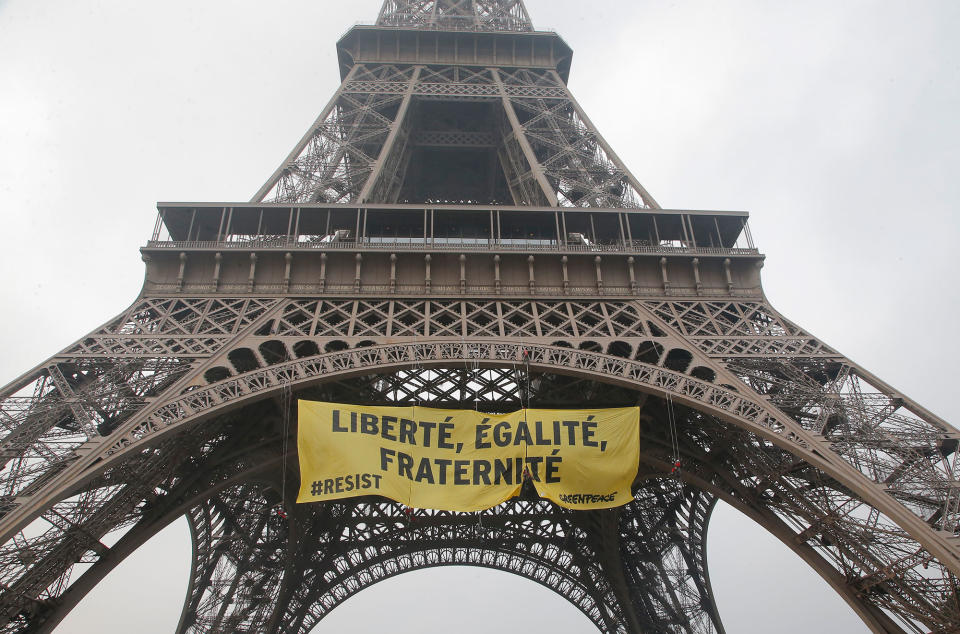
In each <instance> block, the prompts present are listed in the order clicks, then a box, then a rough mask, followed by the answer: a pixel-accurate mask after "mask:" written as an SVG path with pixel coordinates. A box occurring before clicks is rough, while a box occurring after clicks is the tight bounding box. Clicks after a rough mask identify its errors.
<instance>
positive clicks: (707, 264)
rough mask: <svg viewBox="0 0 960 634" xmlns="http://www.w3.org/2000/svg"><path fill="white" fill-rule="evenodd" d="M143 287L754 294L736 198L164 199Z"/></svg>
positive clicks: (744, 221) (750, 252)
mask: <svg viewBox="0 0 960 634" xmlns="http://www.w3.org/2000/svg"><path fill="white" fill-rule="evenodd" d="M158 209H159V214H158V217H157V223H156V226H155V228H154V232H153V235H152V236H151V238H150V240H149V241H148V243H147V245H146V246H145V247H143V248H142V249H141V251H142V252H143V256H144V260H145V261H146V262H147V279H146V292H148V293H150V292H163V293H169V292H171V291H173V292H184V293H192V294H197V293H201V294H207V293H215V294H221V293H237V292H245V293H248V292H254V291H256V292H258V293H267V294H274V293H275V294H308V295H313V294H324V295H330V294H346V295H357V294H364V295H366V294H378V293H379V294H395V293H402V294H407V295H421V294H424V295H529V296H542V295H556V296H563V295H591V294H604V295H624V296H634V295H643V296H651V295H657V296H661V295H664V294H666V295H694V296H699V295H707V296H759V295H760V294H761V290H760V279H759V266H760V265H761V264H762V261H763V256H762V255H761V254H760V252H759V251H758V250H757V248H756V247H755V245H754V243H753V239H752V236H751V234H750V228H749V224H748V217H749V215H748V214H747V213H746V212H739V211H694V210H668V209H594V208H591V209H584V208H568V207H526V206H524V207H510V206H495V205H488V206H484V205H474V204H470V205H449V204H436V205H434V204H428V205H423V204H420V205H409V204H393V205H385V204H366V205H338V204H323V203H316V204H301V205H295V206H291V205H289V204H282V203H161V204H159V205H158Z"/></svg>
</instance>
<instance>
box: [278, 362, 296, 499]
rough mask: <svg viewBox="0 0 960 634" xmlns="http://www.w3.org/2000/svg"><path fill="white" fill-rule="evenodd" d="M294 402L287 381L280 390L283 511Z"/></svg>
mask: <svg viewBox="0 0 960 634" xmlns="http://www.w3.org/2000/svg"><path fill="white" fill-rule="evenodd" d="M292 400H293V389H292V388H291V387H290V380H289V379H287V380H286V381H285V382H284V384H283V387H281V388H280V407H281V408H282V409H283V440H282V441H281V442H282V447H281V451H282V453H283V455H282V457H281V462H282V465H283V466H282V467H281V468H282V473H281V474H280V480H281V482H280V500H281V502H280V504H281V509H282V510H284V511H285V509H283V505H285V504H286V502H287V455H288V454H289V453H290V409H291V401H292Z"/></svg>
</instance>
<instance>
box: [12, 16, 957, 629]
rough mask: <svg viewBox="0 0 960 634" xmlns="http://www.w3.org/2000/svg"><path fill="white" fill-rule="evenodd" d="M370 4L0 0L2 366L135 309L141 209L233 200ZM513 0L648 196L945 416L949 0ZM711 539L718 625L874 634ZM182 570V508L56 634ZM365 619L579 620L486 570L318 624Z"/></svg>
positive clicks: (731, 535) (422, 622)
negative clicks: (567, 70)
mask: <svg viewBox="0 0 960 634" xmlns="http://www.w3.org/2000/svg"><path fill="white" fill-rule="evenodd" d="M379 6H380V2H379V0H350V1H344V0H336V1H333V0H270V1H269V2H265V1H261V2H255V1H253V0H204V1H203V2H197V1H196V0H165V1H164V2H144V1H141V2H130V1H129V0H0V214H2V215H0V218H2V225H0V240H2V243H3V248H2V249H0V271H2V273H3V279H4V282H5V284H6V287H7V290H6V297H7V300H6V301H5V302H4V307H5V310H4V311H3V313H2V314H0V320H2V326H3V328H2V329H0V350H2V351H3V354H2V356H0V383H2V382H6V381H8V380H12V379H13V378H15V377H16V376H18V375H19V374H21V373H22V372H24V371H26V370H28V369H29V368H30V367H32V366H34V365H36V364H37V363H39V362H41V361H42V360H43V359H44V358H45V357H46V356H48V355H50V354H53V353H55V352H56V351H57V350H59V349H61V348H63V347H64V346H66V345H67V344H69V343H70V342H72V341H74V340H76V339H78V338H79V337H81V336H82V335H83V334H84V333H86V332H88V331H90V330H92V329H94V328H95V327H96V326H97V325H99V324H100V323H102V322H104V321H106V320H107V319H109V318H110V317H112V316H113V315H115V314H116V313H118V312H120V311H121V310H122V309H123V308H124V307H125V306H126V305H128V304H129V303H130V302H131V301H132V300H133V299H134V297H135V296H136V294H137V291H138V290H139V288H140V285H141V283H142V275H143V269H142V263H141V262H140V258H139V253H138V252H137V247H138V246H140V245H142V244H143V243H144V241H145V240H146V239H147V238H148V236H149V232H150V230H151V228H152V226H153V222H154V219H155V213H156V211H155V203H156V201H158V200H165V201H176V200H181V201H187V200H190V201H204V200H211V201H224V200H235V201H245V200H248V199H249V198H250V196H252V195H253V193H254V192H255V191H256V190H257V189H258V188H259V186H260V185H261V184H262V183H263V181H264V180H265V179H266V178H267V177H268V176H269V175H270V174H271V173H272V171H273V170H274V169H275V168H276V166H277V165H278V164H279V163H280V161H281V160H282V159H283V157H284V156H285V155H286V153H287V152H288V151H289V149H290V148H291V147H292V146H293V145H294V143H296V141H297V140H298V139H299V138H300V136H301V135H302V134H303V132H304V130H305V129H306V128H307V127H308V126H309V125H310V123H311V122H312V121H313V119H314V118H315V117H316V115H317V114H318V113H319V111H320V110H321V108H322V107H323V105H324V104H325V103H326V101H327V100H328V99H329V97H330V95H331V94H332V92H333V91H334V89H335V87H336V83H337V80H338V77H339V75H338V72H337V68H336V61H335V55H334V42H335V41H336V39H337V38H338V37H339V36H340V35H341V34H342V33H343V32H344V31H345V30H346V29H347V28H348V27H349V26H350V25H352V24H353V23H355V22H357V21H372V20H373V19H374V18H375V17H376V13H377V11H378V9H379ZM527 6H528V8H529V10H530V13H531V15H532V17H533V20H534V23H535V25H536V26H537V27H539V28H553V29H556V30H558V31H559V32H560V34H561V35H562V36H563V37H564V39H565V40H566V41H567V42H568V43H569V44H571V46H572V47H573V48H574V50H575V56H574V64H573V70H572V75H571V82H570V83H571V87H572V88H573V90H574V93H575V94H576V96H577V97H578V99H579V100H580V101H581V103H582V104H583V106H584V107H585V109H586V111H587V112H588V113H589V115H590V117H591V118H592V119H593V121H594V123H595V124H596V125H597V127H598V128H599V130H600V132H601V133H602V134H603V135H604V136H605V138H606V139H607V140H608V141H609V142H610V143H611V144H612V145H613V147H614V148H615V149H616V150H617V152H618V153H619V154H620V155H621V157H622V158H623V159H624V160H625V162H626V163H627V165H628V166H629V167H630V168H631V169H632V170H633V172H634V174H636V175H637V177H638V178H639V179H640V181H641V182H642V183H643V184H644V185H645V187H646V188H647V189H648V190H649V191H650V192H651V193H652V194H653V196H654V197H655V198H656V199H657V200H658V201H659V202H660V203H661V205H663V206H664V207H668V208H691V209H737V210H741V209H742V210H747V211H749V212H751V218H752V219H751V225H752V227H753V233H754V236H755V238H756V240H757V242H758V245H759V247H760V248H761V250H763V251H764V252H765V253H766V254H767V255H768V260H767V264H766V267H765V268H764V287H765V289H766V292H767V295H768V297H769V298H770V299H771V301H772V302H773V304H774V305H775V306H776V307H777V308H778V309H780V310H781V311H782V312H784V313H785V314H786V315H787V316H788V317H789V318H791V319H792V320H794V321H796V322H798V323H799V324H801V325H802V326H804V327H805V328H807V329H809V330H810V331H811V332H813V333H815V334H816V335H818V336H819V337H822V338H823V339H824V340H825V341H826V342H827V343H829V344H830V345H832V346H834V347H835V348H837V349H839V350H841V351H842V352H844V353H845V354H847V355H848V356H849V357H851V358H852V359H854V360H856V361H857V362H859V363H861V364H863V365H864V366H866V367H867V368H868V369H870V370H872V371H874V372H876V373H877V374H878V375H879V376H881V377H882V378H884V379H885V380H887V381H888V382H890V383H892V384H893V385H895V386H896V387H897V388H898V389H901V390H903V391H904V392H905V393H906V394H908V395H910V396H912V397H914V398H916V399H917V400H919V401H920V402H921V403H922V404H924V405H925V406H927V407H928V408H930V409H932V410H933V411H934V412H936V413H938V414H940V415H941V416H944V417H946V418H947V419H948V420H951V421H957V420H960V416H958V414H960V405H958V403H957V401H956V400H954V399H953V396H954V393H955V392H956V387H955V385H954V384H953V381H954V380H955V378H956V374H957V372H956V366H955V360H956V358H957V356H958V352H960V349H958V344H957V338H956V337H955V336H953V332H952V331H953V330H954V329H955V323H956V321H957V318H956V315H955V312H956V310H957V308H958V301H957V299H958V293H957V290H956V288H957V283H958V281H957V275H956V269H957V267H956V257H957V245H958V244H960V223H958V220H957V217H956V212H957V202H956V201H958V200H960V180H958V178H957V174H958V165H960V156H958V154H960V123H958V117H957V113H958V112H960V50H958V49H960V45H958V38H957V37H956V33H957V32H958V31H960V3H958V2H956V1H955V0H945V1H942V2H937V1H933V0H924V1H917V0H911V1H907V0H901V1H879V0H875V1H862V0H844V1H843V2H836V1H835V0H806V1H804V2H773V1H771V0H752V1H751V0H725V1H724V2H715V1H713V0H690V1H685V0H674V1H666V0H643V1H637V0H616V1H615V0H594V1H593V2H590V3H584V2H579V1H574V0H527ZM709 548H710V563H711V576H712V580H713V584H714V588H715V591H716V594H717V596H718V598H719V603H720V611H721V615H722V616H723V617H724V619H725V622H726V624H727V631H728V632H730V633H731V634H741V633H744V632H746V633H760V632H770V631H777V632H782V633H792V632H797V633H799V632H807V631H824V632H861V631H866V630H865V628H864V627H863V626H862V624H860V623H859V622H858V621H857V620H856V618H855V617H854V616H853V614H852V612H851V611H850V610H849V609H848V608H847V607H846V606H845V605H844V604H843V603H842V602H841V601H840V600H839V599H838V598H837V597H836V596H835V595H833V594H832V593H831V591H830V590H829V589H828V588H827V587H826V584H825V583H823V582H821V581H820V580H819V578H817V577H816V576H815V575H813V574H812V573H811V572H810V571H809V570H807V569H806V568H804V567H803V566H802V564H800V563H799V561H798V560H797V559H796V558H795V557H794V556H793V555H792V554H791V553H789V552H788V551H786V550H785V549H784V548H783V547H782V546H780V545H779V544H777V543H775V542H773V541H772V540H771V539H770V538H769V537H767V536H766V535H765V534H763V533H762V532H759V531H757V530H756V529H755V528H754V527H753V526H752V525H750V524H749V522H746V521H744V520H742V519H741V518H739V517H738V516H737V514H736V513H735V512H733V511H730V510H729V509H723V508H722V509H720V510H718V512H717V514H716V516H715V519H714V523H713V525H712V527H711V531H710V547H709ZM188 566H189V560H188V545H187V540H186V531H185V528H184V525H183V523H182V522H178V523H177V524H175V525H173V526H172V527H171V528H170V529H169V530H168V531H166V532H165V533H164V534H162V535H161V536H160V537H158V538H157V539H156V540H155V541H154V542H152V543H151V544H149V545H148V546H147V547H145V548H144V549H142V550H141V552H138V553H137V554H136V555H135V556H134V557H133V558H131V560H129V561H128V562H127V564H125V565H124V566H122V567H121V568H120V569H119V570H118V571H117V572H116V573H114V575H113V576H112V577H111V578H109V579H108V580H107V582H105V583H104V584H102V585H101V587H99V588H98V589H97V590H96V591H95V592H94V593H93V594H91V596H90V597H89V599H88V600H87V601H86V602H85V603H84V604H82V605H81V607H80V608H79V609H78V610H77V611H76V612H75V613H74V614H73V615H71V617H70V618H69V619H68V620H67V621H65V622H64V624H63V625H62V626H61V627H60V628H59V629H58V633H60V634H62V633H65V632H80V633H87V632H103V633H106V634H113V633H120V632H129V631H137V632H139V633H140V634H154V632H156V633H166V632H170V631H171V630H172V627H173V624H174V623H175V622H176V619H177V616H178V614H179V609H180V603H181V601H182V596H183V593H184V591H185V584H186V578H187V574H188ZM425 596H426V597H429V598H430V601H429V602H424V601H423V600H422V598H423V597H425ZM421 606H424V607H421ZM426 606H430V607H426ZM425 610H432V611H433V613H429V612H428V611H425ZM378 627H389V628H390V630H391V631H394V632H417V633H424V632H440V631H448V630H449V629H450V628H451V627H452V629H453V630H455V631H460V632H481V631H484V632H485V631H501V632H520V631H524V632H530V631H545V630H547V629H548V628H549V629H550V631H553V632H558V633H562V634H567V633H571V634H572V633H580V632H584V633H585V632H590V631H592V628H591V626H590V624H589V623H588V622H587V621H586V620H585V618H584V617H582V616H580V615H579V613H578V612H576V610H574V609H573V608H572V607H570V606H568V605H566V604H565V603H564V602H563V601H562V600H560V599H557V598H556V597H554V596H553V595H552V594H551V593H550V592H549V591H547V590H543V589H541V588H539V587H538V586H535V585H534V584H532V583H530V582H526V581H523V580H519V579H516V578H512V577H509V576H507V575H503V574H500V573H492V572H485V571H479V570H465V571H464V570H446V571H428V572H424V573H413V574H408V575H404V576H402V577H400V578H397V579H395V580H392V581H388V582H384V583H382V584H380V585H378V586H376V587H374V588H371V589H370V590H367V591H365V592H363V593H361V594H360V595H359V596H358V597H356V598H354V599H351V600H350V601H348V602H347V603H346V604H345V605H344V606H343V607H342V608H339V609H338V610H337V611H335V612H334V613H333V615H331V617H329V618H328V619H327V620H326V621H325V622H324V623H323V624H322V625H321V626H320V627H318V628H316V631H317V632H369V631H375V630H376V628H378Z"/></svg>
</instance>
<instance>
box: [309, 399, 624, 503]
mask: <svg viewBox="0 0 960 634" xmlns="http://www.w3.org/2000/svg"><path fill="white" fill-rule="evenodd" d="M639 421H640V409H639V408H637V407H625V408H620V409H584V410H549V409H525V410H520V411H517V412H513V413H510V414H502V415H494V414H484V413H481V412H475V411H473V410H453V409H450V410H448V409H432V408H427V407H365V406H359V405H340V404H337V403H319V402H313V401H299V432H298V436H297V448H298V450H299V454H300V495H299V496H298V498H297V502H320V501H323V500H336V499H341V498H348V497H356V496H361V495H382V496H384V497H388V498H390V499H392V500H395V501H397V502H400V503H402V504H406V505H407V506H410V507H414V508H428V509H437V510H444V511H480V510H484V509H488V508H491V507H494V506H496V505H498V504H500V503H501V502H504V501H505V500H508V499H510V498H512V497H513V496H515V495H517V494H518V493H519V492H520V488H521V486H522V485H523V483H524V482H525V481H527V480H530V481H532V483H533V485H534V486H535V487H536V490H537V492H538V493H539V494H540V495H541V496H542V497H545V498H547V499H549V500H552V501H553V502H554V503H556V504H558V505H560V506H563V507H565V508H569V509H604V508H613V507H616V506H622V505H624V504H627V503H628V502H630V501H631V500H632V499H633V496H632V495H631V493H630V485H631V484H632V483H633V480H634V478H635V477H636V474H637V464H638V460H639V457H640V449H639V445H638V440H639Z"/></svg>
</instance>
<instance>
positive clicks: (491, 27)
mask: <svg viewBox="0 0 960 634" xmlns="http://www.w3.org/2000/svg"><path fill="white" fill-rule="evenodd" d="M377 24H378V25H380V26H403V27H415V28H418V29H442V30H457V31H459V30H465V31H532V30H533V25H532V24H531V22H530V16H529V14H528V13H527V9H526V7H524V6H523V0H387V1H386V2H384V4H383V9H381V11H380V16H379V18H377Z"/></svg>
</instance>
